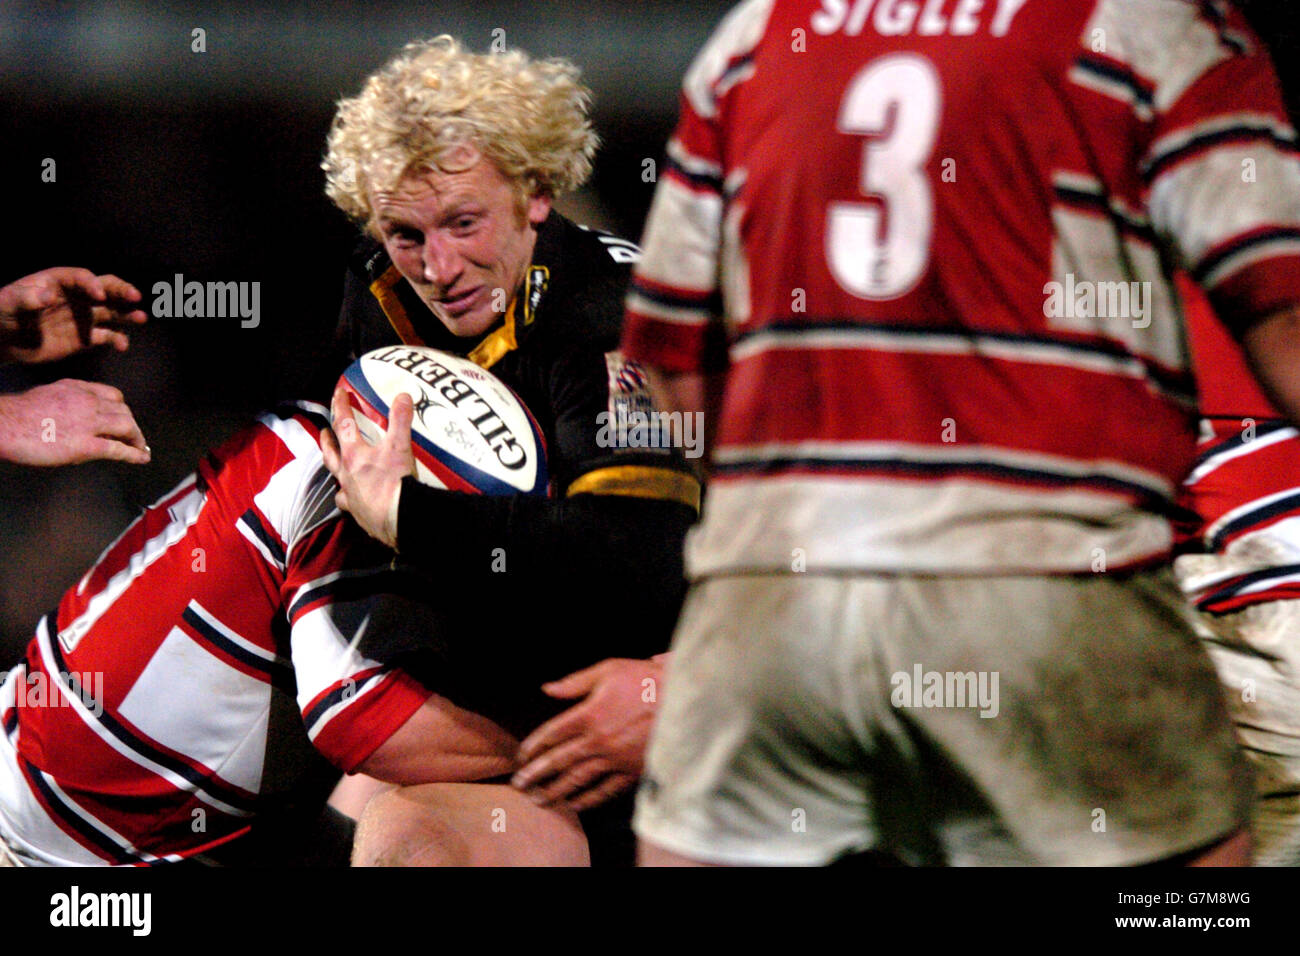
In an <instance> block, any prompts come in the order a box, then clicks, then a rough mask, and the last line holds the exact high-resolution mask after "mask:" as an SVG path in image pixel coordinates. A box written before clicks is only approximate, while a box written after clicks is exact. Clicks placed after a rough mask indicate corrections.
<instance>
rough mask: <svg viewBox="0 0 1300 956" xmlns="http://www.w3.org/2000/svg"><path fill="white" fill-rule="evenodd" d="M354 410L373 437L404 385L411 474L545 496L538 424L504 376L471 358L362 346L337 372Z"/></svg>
mask: <svg viewBox="0 0 1300 956" xmlns="http://www.w3.org/2000/svg"><path fill="white" fill-rule="evenodd" d="M340 383H341V384H342V385H343V386H344V388H345V389H346V391H347V393H348V401H349V403H350V404H351V406H352V417H353V418H354V419H355V420H356V423H357V428H358V430H359V431H360V432H361V436H362V437H363V438H364V439H366V441H368V442H371V443H372V444H373V443H374V442H375V441H377V440H378V439H379V437H380V435H381V434H382V433H383V431H384V430H385V429H386V428H387V427H388V413H389V409H390V407H391V406H392V402H393V401H394V400H395V399H396V398H397V396H398V395H400V394H401V393H402V392H405V393H406V394H408V395H410V396H411V399H412V401H414V403H415V417H414V420H413V421H412V422H411V448H412V451H413V452H414V453H415V467H416V473H417V477H418V478H419V479H420V481H422V482H424V483H425V484H427V485H433V486H434V487H435V488H448V489H450V490H452V491H468V492H478V493H479V494H484V495H517V494H525V495H543V496H544V495H545V494H546V492H547V473H546V443H545V440H544V439H543V437H542V433H541V429H539V428H538V427H537V422H536V421H534V420H533V416H532V414H531V413H530V412H529V411H528V409H527V408H525V407H524V404H523V402H521V401H520V400H519V398H518V396H516V395H515V393H514V392H512V391H511V390H510V389H509V388H508V387H507V386H506V384H505V383H504V382H502V381H501V380H500V379H498V378H497V377H496V376H495V375H493V374H492V373H490V372H487V371H484V370H483V369H481V368H479V367H478V366H477V365H475V364H474V363H473V362H471V361H470V360H469V359H466V358H461V357H460V356H458V355H452V354H450V353H448V352H440V351H438V350H437V349H430V348H421V347H417V346H411V345H395V346H392V347H390V348H383V349H376V350H375V351H373V352H367V353H366V354H365V355H363V356H361V358H359V359H357V360H356V361H355V362H353V363H352V364H351V365H350V366H349V367H348V369H347V371H345V372H344V373H343V377H342V379H340Z"/></svg>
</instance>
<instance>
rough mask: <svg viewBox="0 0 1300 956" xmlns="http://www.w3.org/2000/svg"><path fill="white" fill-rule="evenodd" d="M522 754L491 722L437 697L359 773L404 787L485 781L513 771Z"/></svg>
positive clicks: (512, 738) (370, 759)
mask: <svg viewBox="0 0 1300 956" xmlns="http://www.w3.org/2000/svg"><path fill="white" fill-rule="evenodd" d="M518 749H519V741H517V740H516V739H515V738H514V737H513V736H511V735H510V734H508V733H507V732H506V731H505V730H503V729H502V728H501V727H499V726H498V725H497V724H496V723H494V722H493V721H491V720H488V719H487V718H486V717H483V716H481V715H479V714H476V713H473V712H472V711H468V710H464V709H462V708H460V707H457V706H456V705H455V704H453V703H452V702H451V701H449V700H447V698H445V697H439V696H438V695H437V694H434V695H433V696H431V697H430V698H429V699H428V700H427V701H425V702H424V704H423V706H421V707H420V709H419V710H417V711H416V712H415V713H414V714H412V715H411V717H410V719H408V720H407V721H406V723H404V724H402V726H401V727H399V728H398V729H397V731H396V733H394V734H393V735H392V736H391V737H389V738H388V739H387V740H385V741H384V742H383V743H382V744H380V745H379V746H378V747H377V748H376V749H375V751H374V752H373V753H372V754H371V755H370V756H369V757H367V758H366V759H365V760H363V761H362V762H361V763H360V764H358V765H357V767H356V770H355V772H357V773H364V774H366V775H367V776H370V777H375V778H376V779H379V780H384V781H387V782H389V783H398V784H403V785H407V784H415V783H434V782H439V781H466V782H468V781H473V780H484V779H487V778H489V777H496V776H500V775H501V774H506V773H510V772H511V771H512V770H514V769H515V767H516V766H517V764H516V762H515V753H516V752H517V751H518Z"/></svg>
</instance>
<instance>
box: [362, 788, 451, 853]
mask: <svg viewBox="0 0 1300 956" xmlns="http://www.w3.org/2000/svg"><path fill="white" fill-rule="evenodd" d="M467 856H468V848H467V847H466V844H465V839H464V837H463V835H462V834H460V833H459V832H458V830H457V827H456V826H455V825H453V823H452V821H451V819H450V818H449V816H448V815H447V814H445V813H443V812H441V811H440V810H439V808H438V807H437V806H431V805H430V804H429V803H428V802H419V803H417V802H415V801H413V800H412V799H410V796H409V795H408V794H407V793H406V788H398V789H396V790H389V791H387V792H385V793H381V794H379V795H377V796H375V797H373V798H371V800H370V801H369V802H368V803H367V804H366V808H365V810H364V811H363V812H362V814H361V818H360V820H358V821H357V835H356V838H355V840H354V841H353V845H352V865H353V866H431V865H446V866H456V865H463V864H464V862H465V859H466V858H467Z"/></svg>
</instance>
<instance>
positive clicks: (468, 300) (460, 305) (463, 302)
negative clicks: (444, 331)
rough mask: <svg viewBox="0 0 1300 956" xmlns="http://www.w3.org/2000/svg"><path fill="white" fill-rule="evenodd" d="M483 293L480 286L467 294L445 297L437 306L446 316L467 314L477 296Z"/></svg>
mask: <svg viewBox="0 0 1300 956" xmlns="http://www.w3.org/2000/svg"><path fill="white" fill-rule="evenodd" d="M482 291H483V287H482V286H478V287H477V288H474V289H470V290H469V291H468V292H462V293H460V294H459V295H453V296H447V297H446V298H443V299H439V300H438V304H439V305H440V306H442V308H443V310H444V311H445V312H447V314H448V315H453V316H459V315H464V314H465V313H466V312H468V311H469V310H470V309H471V308H472V307H473V305H474V303H475V302H476V301H477V298H478V294H479V293H480V292H482Z"/></svg>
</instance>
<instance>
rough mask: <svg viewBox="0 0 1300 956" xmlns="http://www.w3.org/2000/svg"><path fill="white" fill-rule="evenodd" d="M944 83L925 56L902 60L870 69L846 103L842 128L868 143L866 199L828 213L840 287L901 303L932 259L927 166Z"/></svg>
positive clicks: (852, 86) (885, 60) (830, 250)
mask: <svg viewBox="0 0 1300 956" xmlns="http://www.w3.org/2000/svg"><path fill="white" fill-rule="evenodd" d="M940 105H941V96H940V90H939V76H938V74H937V73H936V72H935V70H934V67H933V66H931V65H930V62H929V61H928V60H926V59H924V58H923V57H919V56H914V55H912V54H906V53H900V54H895V55H891V56H886V57H882V58H880V59H878V60H876V61H874V62H872V63H870V64H868V65H867V66H866V67H864V68H863V69H862V70H861V71H860V72H859V73H858V75H857V76H855V77H854V78H853V80H852V82H850V83H849V88H848V90H847V92H845V94H844V99H843V100H842V101H841V102H840V113H839V119H838V121H837V123H836V127H837V128H838V129H839V131H840V132H841V133H849V134H853V135H858V136H865V137H866V138H867V143H866V146H864V147H863V150H862V174H861V182H860V188H861V190H862V194H863V195H864V196H866V197H868V198H870V199H873V200H875V201H874V202H870V203H861V202H833V203H831V204H830V207H829V208H828V209H827V211H826V258H827V262H828V263H829V265H830V269H831V274H832V275H833V276H834V277H835V281H836V282H838V283H839V284H840V286H841V287H842V288H843V289H844V290H845V291H846V292H849V293H851V294H853V295H855V296H858V297H859V298H862V299H873V300H877V301H881V300H886V299H897V298H898V297H899V296H901V295H905V294H906V293H907V292H909V291H911V289H912V287H913V286H915V285H916V283H917V282H919V281H920V279H921V276H922V275H923V274H924V273H925V269H926V266H927V265H928V264H929V260H930V233H931V231H932V228H933V225H934V197H933V196H932V195H931V192H930V181H929V179H928V176H927V173H926V169H925V167H926V164H927V163H928V162H929V160H930V154H931V152H932V151H933V150H934V141H935V135H936V133H937V132H938V128H939V108H940Z"/></svg>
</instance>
